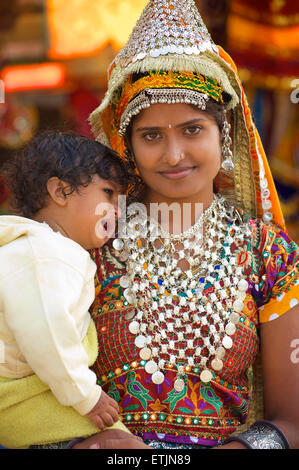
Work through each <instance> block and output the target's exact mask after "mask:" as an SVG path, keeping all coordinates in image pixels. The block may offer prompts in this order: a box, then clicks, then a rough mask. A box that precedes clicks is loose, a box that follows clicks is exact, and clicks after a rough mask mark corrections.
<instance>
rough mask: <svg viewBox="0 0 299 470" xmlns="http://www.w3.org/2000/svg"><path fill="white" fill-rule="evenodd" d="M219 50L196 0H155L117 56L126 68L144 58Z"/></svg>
mask: <svg viewBox="0 0 299 470" xmlns="http://www.w3.org/2000/svg"><path fill="white" fill-rule="evenodd" d="M204 51H211V52H215V53H218V48H217V46H216V45H215V44H214V43H213V41H212V39H211V36H210V34H209V32H208V30H207V28H206V26H205V24H204V22H203V20H202V18H201V16H200V14H199V12H198V10H197V8H196V6H195V4H194V2H193V0H185V1H182V0H152V1H150V2H149V3H148V4H147V6H146V8H145V10H144V12H143V13H142V15H141V17H140V19H139V21H138V23H137V25H136V26H135V28H134V29H133V32H132V34H131V36H130V39H129V41H128V43H127V45H126V46H125V47H124V48H123V49H122V50H121V51H120V53H119V54H118V56H117V57H116V59H115V65H118V64H121V65H122V66H123V67H126V66H127V65H129V64H130V63H131V62H136V61H139V60H143V59H145V57H160V56H165V55H168V54H179V55H183V54H186V55H190V56H191V55H199V54H201V53H202V52H204Z"/></svg>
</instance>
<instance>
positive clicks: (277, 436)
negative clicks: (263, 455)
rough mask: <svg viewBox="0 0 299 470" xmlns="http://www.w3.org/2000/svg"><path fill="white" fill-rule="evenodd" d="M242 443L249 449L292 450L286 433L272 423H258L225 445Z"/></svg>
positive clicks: (228, 440) (230, 438) (230, 439)
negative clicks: (234, 442)
mask: <svg viewBox="0 0 299 470" xmlns="http://www.w3.org/2000/svg"><path fill="white" fill-rule="evenodd" d="M233 441H236V442H241V443H242V444H243V445H245V447H247V449H290V444H289V442H288V440H287V438H286V436H285V435H284V433H283V432H282V431H281V429H279V427H278V426H276V425H275V424H274V423H271V421H266V420H261V421H256V422H255V423H254V424H253V425H252V426H251V427H250V428H249V429H248V430H247V431H245V432H242V434H239V435H238V436H231V437H229V438H228V439H227V440H226V441H225V442H224V444H227V443H229V442H233Z"/></svg>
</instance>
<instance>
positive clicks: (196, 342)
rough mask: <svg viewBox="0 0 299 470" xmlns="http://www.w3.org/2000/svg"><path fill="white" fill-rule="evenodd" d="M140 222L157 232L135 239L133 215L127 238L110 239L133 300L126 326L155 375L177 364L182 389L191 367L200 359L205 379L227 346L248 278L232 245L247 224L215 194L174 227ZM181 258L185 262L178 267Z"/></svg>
mask: <svg viewBox="0 0 299 470" xmlns="http://www.w3.org/2000/svg"><path fill="white" fill-rule="evenodd" d="M139 222H140V221H139ZM142 223H143V228H144V227H145V226H146V228H147V230H148V234H149V235H150V234H151V233H152V230H153V227H154V228H155V236H147V237H144V236H143V238H142V239H141V237H140V231H139V230H138V223H137V220H136V219H134V220H130V221H129V227H130V229H131V230H130V234H129V238H128V239H126V240H125V243H124V242H123V240H121V239H116V240H114V242H113V247H114V248H115V249H116V251H117V252H118V255H119V256H120V257H121V259H122V260H123V261H126V271H127V272H126V274H125V275H124V276H122V277H121V278H120V285H121V287H122V288H123V289H124V296H125V298H126V300H127V301H128V302H129V303H130V304H132V305H133V306H134V307H135V309H134V317H133V318H132V319H131V322H130V324H129V331H130V332H131V333H132V334H133V335H135V336H136V337H135V345H136V346H137V348H138V349H139V355H140V358H141V359H142V360H144V361H147V362H146V364H145V370H146V372H147V373H148V374H150V375H151V378H152V381H153V383H155V384H157V385H158V384H161V383H163V382H164V373H163V370H164V369H165V367H166V366H168V367H171V368H174V369H175V370H176V380H175V382H174V388H175V390H176V391H177V392H180V391H182V390H183V389H184V387H185V385H186V371H188V369H189V368H190V367H195V368H196V367H198V370H199V371H201V373H200V379H201V381H202V382H205V383H208V382H210V381H211V380H212V379H213V378H214V377H215V375H214V371H216V372H217V371H220V370H221V369H222V368H223V358H224V356H225V354H226V351H227V350H229V349H231V348H232V345H233V339H232V337H233V335H234V333H235V331H236V325H237V324H238V322H239V318H240V312H241V311H242V309H243V306H244V305H243V300H244V299H245V297H246V291H247V289H248V283H247V281H246V280H245V279H244V277H243V275H242V268H240V267H238V266H237V259H236V256H235V255H234V254H232V250H231V245H232V244H233V243H239V242H243V240H244V236H246V235H247V236H249V235H250V230H249V228H248V227H247V226H246V224H244V223H243V222H242V221H241V220H240V215H239V213H238V211H236V210H235V209H234V208H233V207H231V206H229V204H228V203H227V202H226V201H225V199H224V198H223V197H222V196H214V201H213V203H212V204H211V206H210V207H209V208H208V209H207V210H206V211H205V212H204V213H203V214H202V215H201V217H200V218H199V219H198V220H197V222H196V224H195V225H194V226H193V227H191V228H190V229H189V230H187V231H186V232H184V233H182V234H180V235H170V234H167V233H166V232H165V231H164V230H163V229H162V228H161V227H158V231H157V224H156V223H155V222H154V221H152V220H150V219H145V220H143V221H142ZM139 227H140V226H139ZM142 233H143V234H144V230H143V231H142ZM157 241H158V244H157ZM178 243H179V244H180V247H181V248H180V249H178ZM180 260H185V262H186V261H187V263H188V264H189V269H187V270H186V271H182V269H181V268H180V266H179V264H180ZM207 290H208V291H209V293H208V294H207V292H206V291H207Z"/></svg>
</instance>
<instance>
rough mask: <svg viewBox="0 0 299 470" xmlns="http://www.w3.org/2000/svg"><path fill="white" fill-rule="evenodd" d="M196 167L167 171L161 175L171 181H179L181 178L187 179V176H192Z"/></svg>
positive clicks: (161, 172)
mask: <svg viewBox="0 0 299 470" xmlns="http://www.w3.org/2000/svg"><path fill="white" fill-rule="evenodd" d="M194 169H195V167H194V166H192V167H187V168H176V169H175V168H173V169H171V170H167V171H160V172H159V173H160V175H162V176H164V178H167V179H169V180H178V179H181V178H185V177H186V176H188V175H190V174H191V173H192V172H193V171H194Z"/></svg>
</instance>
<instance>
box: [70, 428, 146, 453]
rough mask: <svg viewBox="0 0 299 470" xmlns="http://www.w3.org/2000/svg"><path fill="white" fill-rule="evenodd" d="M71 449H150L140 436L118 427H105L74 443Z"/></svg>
mask: <svg viewBox="0 0 299 470" xmlns="http://www.w3.org/2000/svg"><path fill="white" fill-rule="evenodd" d="M72 449H151V447H149V446H147V445H146V444H144V443H143V440H142V439H141V438H140V437H137V436H134V434H131V433H128V432H126V431H121V430H119V429H111V430H110V429H107V430H106V431H103V432H101V433H98V434H94V435H93V436H90V437H88V438H87V439H85V440H84V441H82V442H79V443H78V444H75V445H74V446H73V447H72Z"/></svg>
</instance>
